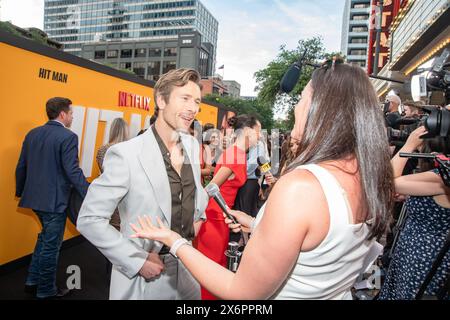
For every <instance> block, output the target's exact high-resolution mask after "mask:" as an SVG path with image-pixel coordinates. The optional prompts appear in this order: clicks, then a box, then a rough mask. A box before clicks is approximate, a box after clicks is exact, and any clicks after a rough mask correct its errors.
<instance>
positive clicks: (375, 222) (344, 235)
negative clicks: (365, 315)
mask: <svg viewBox="0 0 450 320" xmlns="http://www.w3.org/2000/svg"><path fill="white" fill-rule="evenodd" d="M341 62H342V61H341V60H336V59H333V60H330V61H327V62H326V63H325V64H324V65H323V66H322V67H321V68H319V69H318V70H316V71H315V72H314V73H313V76H312V79H311V81H310V82H309V83H308V85H307V86H306V88H305V89H304V90H303V93H302V96H301V100H300V102H299V103H298V105H297V106H296V109H295V126H294V130H293V134H294V135H295V136H296V137H299V138H300V139H301V141H300V143H299V146H298V154H299V156H298V157H297V158H296V160H295V161H293V163H292V164H291V165H290V166H289V168H288V169H287V170H286V173H285V174H284V175H283V176H282V177H281V178H280V179H279V181H278V182H277V183H276V184H275V186H274V188H273V190H272V192H271V194H270V196H269V199H268V200H267V203H266V204H265V206H264V207H263V208H261V211H260V213H259V214H258V216H257V218H256V221H254V223H250V221H248V220H247V219H248V216H246V215H244V214H242V213H240V212H233V214H234V215H235V217H237V218H238V221H239V222H240V223H241V224H242V226H246V227H249V226H250V224H252V225H253V232H252V237H251V238H250V240H249V242H248V244H247V246H246V248H245V251H244V253H243V256H242V260H241V263H240V266H239V269H238V270H237V272H236V273H232V272H231V271H228V270H226V269H225V268H223V267H221V266H219V265H217V264H214V263H212V262H211V261H210V260H209V259H207V258H206V257H205V256H203V255H202V254H201V253H200V252H198V251H197V250H195V249H194V248H192V247H190V246H188V245H186V242H185V241H184V240H183V239H182V238H181V237H180V236H179V235H178V234H176V233H174V232H172V231H170V230H169V229H168V228H167V227H166V226H164V225H162V223H161V222H158V223H159V226H158V227H156V226H154V225H153V224H152V222H151V221H150V220H149V219H144V220H145V221H144V220H142V225H141V226H140V227H138V226H133V228H134V230H135V231H136V235H135V236H136V237H142V238H149V239H154V240H159V241H162V242H163V243H165V244H166V245H168V246H169V247H171V250H172V252H173V253H174V254H176V255H177V256H178V257H179V259H180V260H181V261H182V262H183V264H184V265H185V266H186V267H187V269H189V271H190V272H191V273H192V275H193V276H194V277H195V278H196V279H197V280H198V281H199V282H200V284H201V285H203V286H204V287H205V288H206V289H208V290H209V291H210V292H211V293H213V294H214V295H216V296H218V297H220V298H223V299H268V298H277V299H351V293H350V290H351V288H352V286H353V284H354V282H355V281H356V279H357V277H358V276H359V275H360V273H361V272H363V271H365V267H367V264H368V262H367V260H370V259H368V258H369V256H370V252H371V249H372V248H373V247H374V246H375V238H376V237H377V236H379V235H381V234H382V233H383V231H384V229H385V226H386V221H387V217H388V215H389V214H390V210H391V206H392V202H393V198H392V194H393V181H392V168H391V166H390V163H389V145H388V141H387V136H386V129H385V127H384V119H383V115H382V113H381V110H380V108H379V107H378V99H377V96H376V93H375V91H374V88H373V86H372V84H371V82H370V80H369V78H368V77H367V75H366V74H365V72H364V70H362V69H361V68H360V67H358V66H351V65H347V64H343V63H341ZM246 220H247V221H246ZM234 227H236V226H234Z"/></svg>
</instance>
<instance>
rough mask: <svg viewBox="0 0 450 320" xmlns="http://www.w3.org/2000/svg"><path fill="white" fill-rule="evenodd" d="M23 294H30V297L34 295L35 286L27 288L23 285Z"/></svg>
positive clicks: (27, 286)
mask: <svg viewBox="0 0 450 320" xmlns="http://www.w3.org/2000/svg"><path fill="white" fill-rule="evenodd" d="M23 291H24V292H25V293H28V294H31V295H34V296H35V295H36V292H37V285H32V286H29V285H25V288H24V290H23Z"/></svg>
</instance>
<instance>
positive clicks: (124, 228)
mask: <svg viewBox="0 0 450 320" xmlns="http://www.w3.org/2000/svg"><path fill="white" fill-rule="evenodd" d="M154 92H155V100H156V110H155V114H157V117H158V118H157V120H156V122H155V125H154V126H152V127H151V128H149V130H147V131H146V132H145V133H143V134H142V135H140V136H138V137H136V138H134V139H131V140H129V141H126V142H124V143H119V144H116V145H114V146H112V147H110V148H109V150H108V151H107V153H106V156H105V162H104V169H105V171H104V172H103V174H102V175H101V176H100V177H99V178H98V179H96V180H94V182H93V183H92V185H91V187H90V189H89V192H88V194H87V196H86V199H85V201H84V203H83V206H82V208H81V210H80V215H79V217H78V224H77V227H78V230H79V231H80V232H81V233H82V234H83V235H84V236H85V237H86V238H87V239H88V240H89V241H91V242H92V243H93V244H94V245H95V246H97V247H98V249H99V250H100V251H101V252H102V253H103V254H104V255H105V256H106V257H107V258H108V259H109V260H110V261H111V263H112V264H113V265H114V266H113V270H112V274H111V286H110V299H199V298H200V287H199V285H198V283H197V282H196V281H195V280H194V278H193V277H192V276H191V274H190V273H189V272H188V271H187V270H186V269H185V267H184V265H183V264H182V263H181V262H179V261H178V260H177V259H176V258H175V257H173V256H172V255H171V254H170V253H169V250H168V248H167V247H165V246H163V244H162V243H160V242H158V241H148V240H137V239H131V238H130V235H131V234H132V233H133V231H132V229H131V227H130V223H133V224H137V223H138V216H140V215H149V216H151V217H152V219H153V220H155V219H156V217H158V218H160V219H161V220H162V221H164V223H165V225H166V226H168V227H169V228H171V229H172V230H176V231H177V232H181V233H182V234H183V235H184V236H185V237H186V239H188V240H189V241H190V240H192V239H193V238H194V237H195V235H196V233H197V232H198V229H199V227H200V225H201V222H202V221H203V220H204V219H205V215H204V211H205V208H206V205H207V202H208V196H207V194H206V192H205V191H204V190H203V188H202V186H201V180H200V160H199V153H200V152H199V145H198V142H197V141H195V139H194V138H193V137H191V136H190V135H189V134H187V133H188V130H189V127H190V125H191V123H192V121H193V120H194V118H195V116H196V115H197V113H198V111H199V106H200V99H201V90H200V75H199V74H198V72H196V71H194V70H191V69H177V70H172V71H170V72H168V73H167V74H165V75H163V76H162V77H161V78H160V79H159V80H158V82H157V83H156V85H155V88H154ZM117 206H118V208H119V214H120V219H121V221H122V223H121V230H120V232H119V231H117V230H116V229H115V228H114V227H112V226H111V225H110V224H109V220H110V218H111V216H112V214H113V212H114V210H115V208H116V207H117Z"/></svg>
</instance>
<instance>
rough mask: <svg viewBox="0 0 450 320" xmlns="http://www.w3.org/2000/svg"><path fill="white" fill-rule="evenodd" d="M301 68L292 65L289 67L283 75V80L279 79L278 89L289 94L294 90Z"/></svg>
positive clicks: (295, 64)
mask: <svg viewBox="0 0 450 320" xmlns="http://www.w3.org/2000/svg"><path fill="white" fill-rule="evenodd" d="M300 72H301V66H299V65H298V64H297V63H294V64H293V65H292V66H290V67H289V69H288V71H287V72H286V73H285V74H284V76H283V79H281V84H280V89H281V91H283V92H284V93H289V92H291V91H292V90H294V87H295V85H296V84H297V82H298V79H299V78H300Z"/></svg>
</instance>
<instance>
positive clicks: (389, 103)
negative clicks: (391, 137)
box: [383, 93, 402, 130]
mask: <svg viewBox="0 0 450 320" xmlns="http://www.w3.org/2000/svg"><path fill="white" fill-rule="evenodd" d="M401 104H402V100H401V99H400V97H399V96H397V95H396V94H395V93H390V94H389V95H388V96H387V97H386V101H385V103H384V110H383V111H384V113H385V120H386V126H387V127H389V128H393V129H397V130H398V129H399V127H400V123H399V121H400V119H401V115H400V112H399V107H400V105H401Z"/></svg>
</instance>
